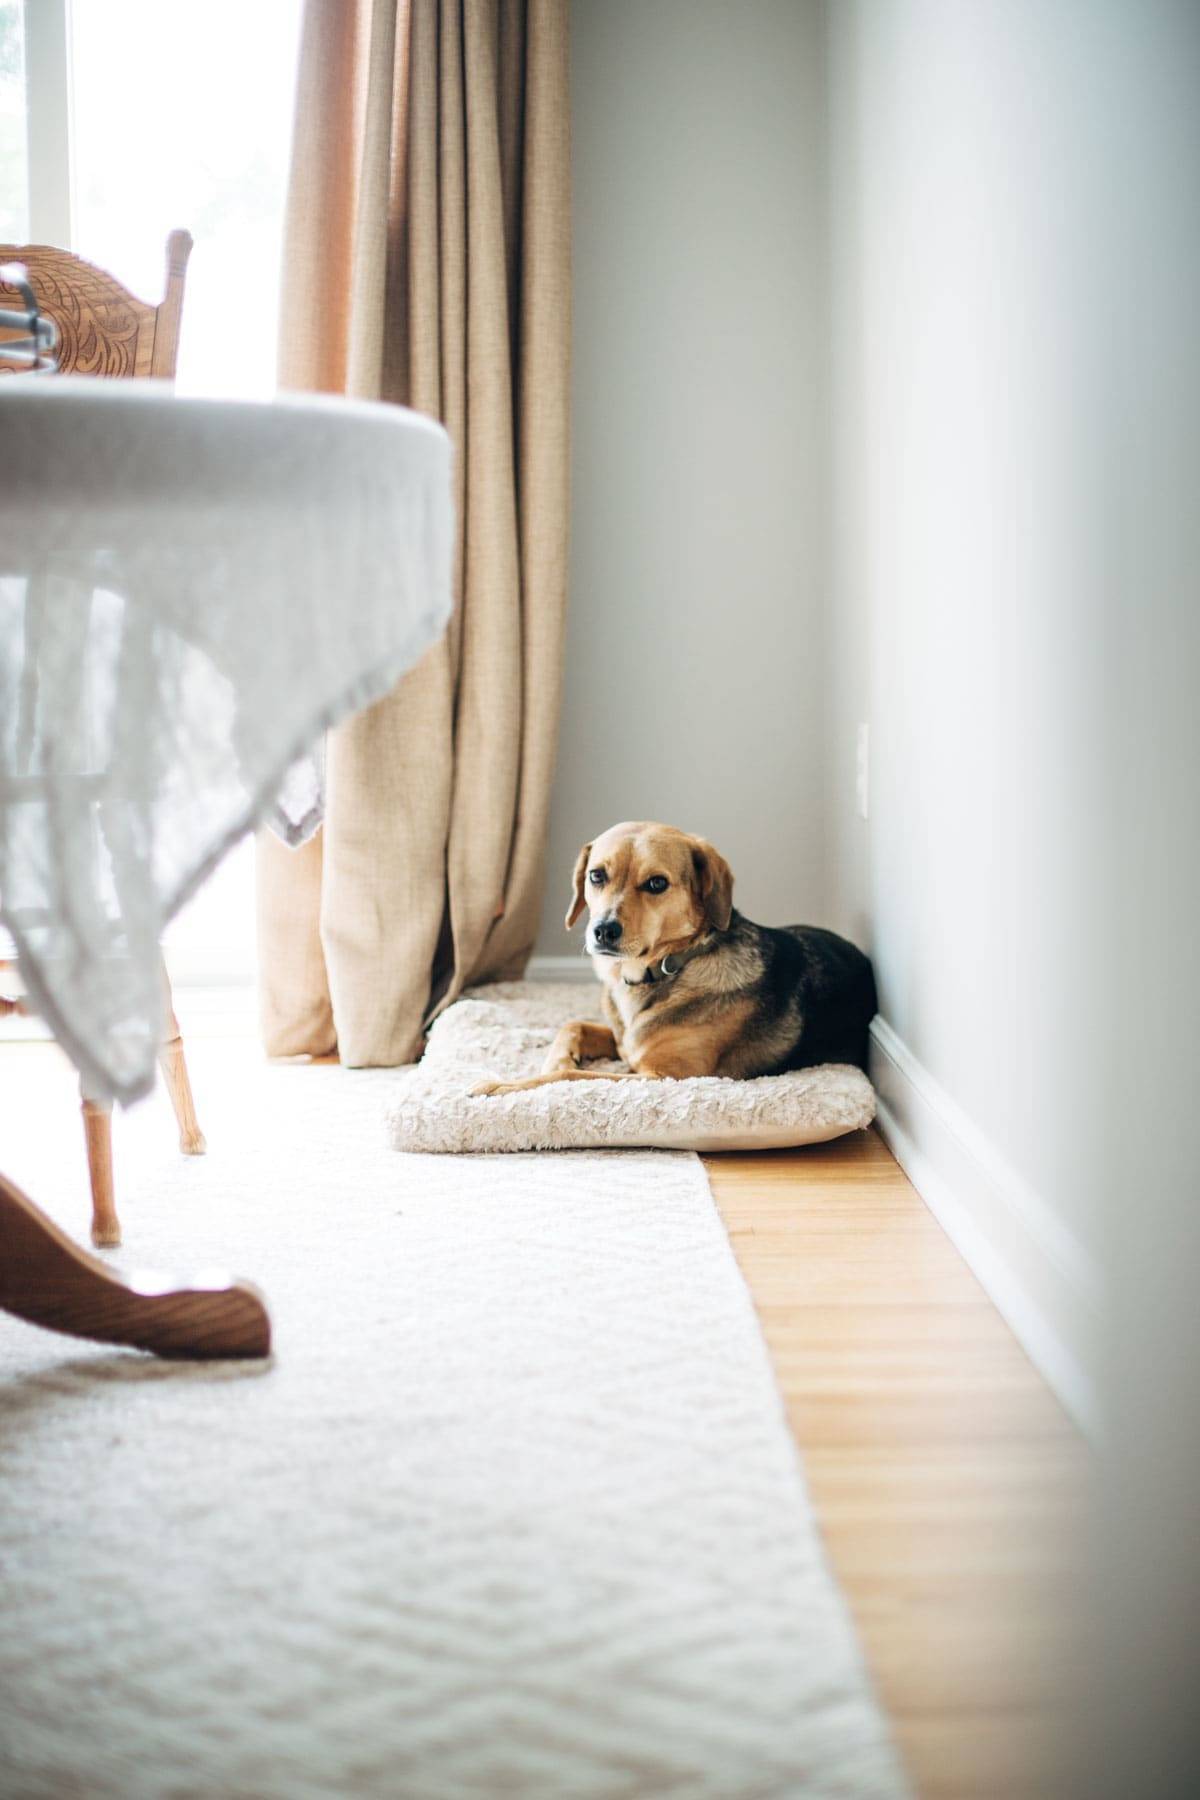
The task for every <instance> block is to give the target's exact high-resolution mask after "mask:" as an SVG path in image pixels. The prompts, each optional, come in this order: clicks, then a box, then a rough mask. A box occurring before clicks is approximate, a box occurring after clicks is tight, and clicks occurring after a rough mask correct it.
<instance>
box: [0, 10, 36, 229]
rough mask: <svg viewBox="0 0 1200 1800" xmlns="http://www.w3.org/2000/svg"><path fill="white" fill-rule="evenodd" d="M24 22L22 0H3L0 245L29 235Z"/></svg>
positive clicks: (0, 30) (0, 12) (0, 26)
mask: <svg viewBox="0 0 1200 1800" xmlns="http://www.w3.org/2000/svg"><path fill="white" fill-rule="evenodd" d="M24 23H25V20H24V8H23V7H22V5H21V0H0V244H24V243H25V242H27V240H28V236H29V170H28V167H27V165H26V159H25V32H24Z"/></svg>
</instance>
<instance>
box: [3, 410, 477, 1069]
mask: <svg viewBox="0 0 1200 1800" xmlns="http://www.w3.org/2000/svg"><path fill="white" fill-rule="evenodd" d="M0 449H2V452H3V464H2V467H0V916H2V917H3V921H4V924H5V925H6V926H7V928H8V930H9V931H10V933H11V934H12V937H13V939H14V941H15V942H16V945H17V951H18V957H19V962H20V968H21V973H22V977H23V979H24V982H25V985H26V987H27V989H28V993H29V996H30V999H31V1001H32V1003H33V1005H34V1006H35V1007H36V1008H37V1010H38V1011H39V1012H40V1013H41V1014H42V1015H43V1016H44V1017H45V1019H46V1020H47V1021H48V1023H49V1024H50V1026H51V1028H52V1029H53V1031H54V1033H55V1035H56V1037H57V1038H58V1039H59V1041H60V1043H62V1044H63V1046H64V1047H65V1048H66V1049H67V1051H68V1052H69V1054H70V1055H71V1056H72V1058H73V1060H74V1061H75V1063H76V1064H77V1066H78V1067H79V1069H80V1071H81V1072H82V1074H83V1076H84V1079H85V1082H86V1083H87V1085H88V1088H89V1090H90V1091H92V1092H93V1093H95V1095H96V1096H97V1097H101V1096H108V1095H111V1096H113V1097H115V1098H117V1099H120V1100H122V1101H125V1102H128V1101H130V1100H133V1099H135V1098H137V1097H138V1096H139V1095H140V1094H142V1093H144V1092H146V1090H147V1089H148V1088H149V1087H150V1086H151V1084H152V1082H153V1077H154V1062H155V1055H156V1050H157V1045H158V1041H159V1037H160V1035H161V1030H162V1018H163V999H162V991H161V977H160V972H159V964H158V941H159V938H160V936H161V934H162V931H163V928H164V926H165V925H166V923H167V921H168V920H169V919H170V917H171V915H172V914H173V913H174V912H175V911H177V910H178V908H179V907H180V906H181V905H182V904H183V902H184V901H185V900H186V899H187V898H188V897H189V895H190V894H191V893H192V892H193V891H194V890H195V888H196V887H198V886H199V884H200V883H201V882H202V881H203V880H204V878H205V876H206V875H207V874H208V873H209V872H210V871H211V870H212V869H213V868H214V867H215V866H216V864H217V863H218V862H219V861H220V860H221V858H222V857H223V856H224V855H225V853H226V852H227V851H228V850H229V848H230V847H231V846H232V844H233V843H234V842H235V841H236V840H237V839H238V838H239V837H241V836H242V835H243V834H244V833H245V832H247V831H248V830H250V828H251V827H252V826H253V825H254V824H255V823H256V822H257V821H258V820H259V819H261V818H263V817H266V816H268V815H270V814H271V813H272V811H273V810H274V811H275V815H276V822H277V823H278V824H280V826H281V828H282V829H283V831H284V833H285V835H287V836H289V837H291V838H293V839H294V840H297V841H298V840H299V839H300V838H301V837H303V836H304V835H306V834H307V832H308V831H310V830H311V829H312V828H313V827H314V825H315V823H316V818H317V816H318V815H317V813H316V811H315V808H314V794H313V791H312V783H311V775H310V774H308V773H306V770H305V765H304V763H303V762H302V761H301V762H300V764H299V767H297V766H296V765H297V763H298V759H302V757H303V755H304V753H305V752H306V751H308V750H309V748H310V747H311V746H312V745H313V744H314V742H315V741H316V740H317V739H318V738H319V737H320V735H321V733H322V732H323V731H324V729H325V728H326V727H327V726H329V725H332V724H334V723H335V722H336V721H337V720H338V719H340V718H342V717H344V716H345V715H346V714H348V713H351V712H353V711H356V710H357V709H358V708H359V707H361V706H364V705H365V704H367V703H368V702H369V701H371V700H374V699H377V698H379V697H380V696H381V695H383V694H384V693H386V692H387V691H388V690H389V689H390V688H391V687H392V686H393V685H394V684H395V682H396V680H397V679H398V677H399V676H400V675H401V674H403V672H404V671H405V670H406V669H408V668H410V667H411V666H412V664H413V663H414V662H416V660H417V659H418V657H420V656H421V655H422V653H423V652H424V651H425V650H426V649H427V648H428V647H429V646H430V645H431V644H432V643H433V642H434V641H435V639H436V638H437V636H438V635H439V634H440V632H441V631H442V630H443V629H444V627H445V625H446V622H447V620H448V618H449V615H450V607H451V557H452V527H453V503H452V499H451V486H450V467H451V450H450V443H449V440H448V438H447V436H446V434H445V432H444V431H443V430H442V429H441V427H440V426H438V425H435V424H433V423H431V422H430V421H429V420H427V419H424V418H421V417H419V416H418V415H417V414H415V413H410V412H407V411H405V410H404V409H402V408H400V407H394V406H383V405H375V404H368V403H360V402H351V401H342V400H335V399H327V398H321V397H312V396H289V397H286V398H281V399H278V400H275V401H270V402H242V401H214V400H202V399H192V398H188V399H184V398H178V397H176V396H174V395H173V394H172V393H171V392H170V390H169V388H167V387H165V386H164V385H162V384H159V383H157V382H116V381H97V380H87V379H79V378H49V379H47V378H39V377H33V378H18V379H9V380H5V381H0ZM289 771H290V772H291V774H290V778H289V779H288V780H286V781H285V776H288V774H289ZM277 803H278V804H277ZM280 807H281V808H282V812H280Z"/></svg>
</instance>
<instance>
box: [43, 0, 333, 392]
mask: <svg viewBox="0 0 1200 1800" xmlns="http://www.w3.org/2000/svg"><path fill="white" fill-rule="evenodd" d="M299 22H300V0H254V3H253V4H252V5H248V4H247V3H246V0H171V4H170V5H164V4H163V0H72V4H71V93H72V139H73V163H74V216H75V243H74V245H73V248H74V249H75V250H77V251H78V253H79V254H80V255H81V256H86V257H87V258H88V259H89V260H90V261H92V262H96V263H99V264H100V265H101V267H103V268H106V269H108V270H110V271H111V273H112V274H114V275H116V276H117V277H118V278H119V279H120V280H121V281H123V282H124V283H125V284H126V286H127V287H130V288H132V289H133V291H134V292H135V293H137V294H139V295H140V296H141V297H142V298H143V299H147V300H157V299H159V298H160V297H161V294H162V283H163V260H164V248H165V245H166V241H167V234H168V233H169V232H170V231H172V230H173V229H174V228H175V227H176V226H184V227H185V228H186V229H187V230H188V231H190V232H191V234H192V236H193V238H194V239H195V240H196V247H195V249H194V250H193V252H192V260H191V264H190V266H189V269H188V277H187V289H186V295H185V299H184V307H183V330H182V334H181V338H180V352H179V371H178V385H179V389H180V391H181V392H185V393H205V394H218V393H220V394H266V393H269V392H271V390H272V388H273V386H274V380H275V330H276V317H277V314H278V310H279V265H280V251H281V241H282V227H283V205H284V195H285V190H286V183H287V169H288V156H289V149H290V141H291V118H292V104H293V94H294V88H295V75H296V51H297V43H298V33H299Z"/></svg>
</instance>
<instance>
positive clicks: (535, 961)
mask: <svg viewBox="0 0 1200 1800" xmlns="http://www.w3.org/2000/svg"><path fill="white" fill-rule="evenodd" d="M525 979H526V981H591V980H592V979H593V976H592V965H591V964H590V963H589V962H588V960H587V958H586V956H583V955H575V956H531V957H530V959H529V966H528V968H527V969H526V970H525Z"/></svg>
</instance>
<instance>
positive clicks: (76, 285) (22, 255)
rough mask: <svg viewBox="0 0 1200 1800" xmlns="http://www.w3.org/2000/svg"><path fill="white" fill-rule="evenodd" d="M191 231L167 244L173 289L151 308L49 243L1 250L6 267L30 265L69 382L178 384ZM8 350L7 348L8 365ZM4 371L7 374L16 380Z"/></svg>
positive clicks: (0, 346)
mask: <svg viewBox="0 0 1200 1800" xmlns="http://www.w3.org/2000/svg"><path fill="white" fill-rule="evenodd" d="M191 250H192V239H191V235H190V233H189V232H186V231H173V232H172V233H171V235H170V237H169V238H168V239H167V287H166V293H165V294H164V296H163V300H162V304H161V305H159V306H150V305H148V304H147V302H146V301H144V300H139V299H138V298H137V297H136V295H134V294H131V293H130V292H129V289H128V288H126V287H123V286H122V285H121V283H120V282H119V281H117V280H116V279H115V277H113V276H112V275H109V274H107V273H106V272H105V270H103V269H98V268H96V266H95V264H94V263H89V262H85V261H84V260H83V258H82V257H81V256H74V255H72V253H71V251H69V250H55V249H52V248H51V247H50V245H48V244H0V263H6V262H20V263H24V264H25V267H26V268H27V269H28V271H29V278H30V281H31V283H32V285H33V291H34V293H35V294H36V295H37V299H38V304H39V306H40V308H41V310H42V311H43V312H44V313H45V314H46V315H47V316H48V317H49V318H51V319H53V320H54V323H55V324H56V325H57V327H58V346H57V352H56V354H57V356H58V366H59V368H60V369H61V371H62V373H63V374H64V375H118V376H122V375H126V376H127V375H157V376H161V377H164V378H166V379H167V380H170V379H171V378H172V377H173V376H174V374H175V359H176V357H177V355H178V353H179V321H180V317H181V315H182V312H183V285H184V278H185V274H186V271H187V262H188V257H189V256H190V255H191ZM3 357H4V345H3V342H2V341H0V363H2V362H3ZM16 372H17V371H16V370H15V369H13V370H5V369H3V368H0V373H3V374H8V373H16Z"/></svg>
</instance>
